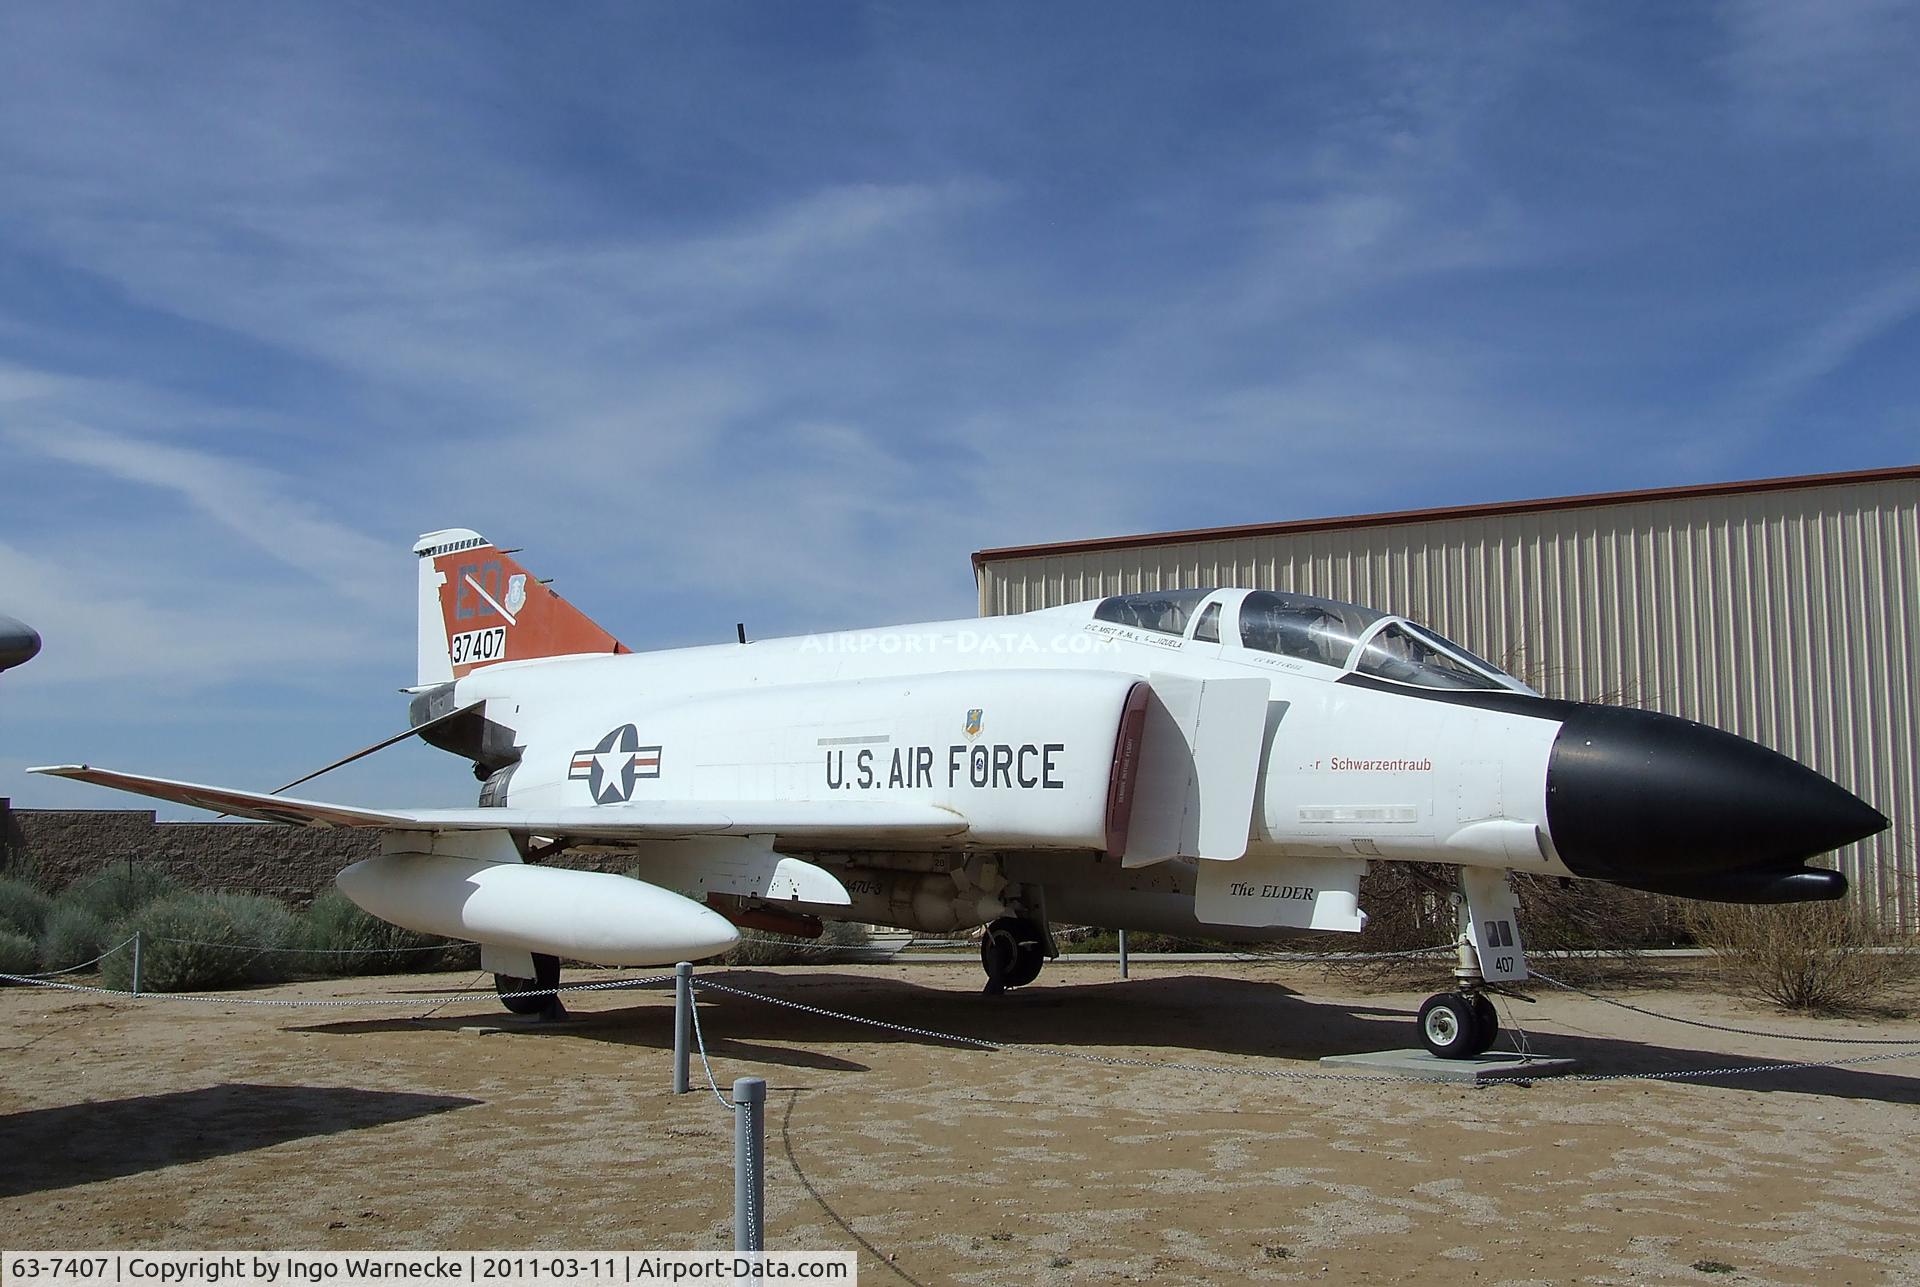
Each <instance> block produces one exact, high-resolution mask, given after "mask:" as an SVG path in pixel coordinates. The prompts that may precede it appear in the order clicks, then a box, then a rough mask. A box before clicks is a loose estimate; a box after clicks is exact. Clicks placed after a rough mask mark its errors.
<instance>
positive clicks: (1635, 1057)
mask: <svg viewBox="0 0 1920 1287" xmlns="http://www.w3.org/2000/svg"><path fill="white" fill-rule="evenodd" d="M700 977H702V978H705V979H707V980H709V981H711V982H715V983H724V984H726V985H728V986H730V987H735V988H739V989H740V990H742V991H744V992H752V993H756V994H759V995H762V996H767V997H774V998H778V999H780V1000H786V1001H797V1002H800V1003H801V1004H804V1005H811V1006H817V1007H819V1008H821V1009H825V1010H834V1011H838V1012H840V1013H843V1014H848V1015H855V1016H858V1017H860V1018H863V1019H869V1020H876V1021H878V1022H879V1023H882V1024H892V1025H898V1026H899V1027H904V1028H912V1029H919V1030H923V1031H929V1032H937V1033H946V1034H952V1035H954V1036H964V1037H977V1038H983V1039H985V1040H988V1041H994V1042H1006V1043H1010V1044H1018V1045H1034V1046H1045V1047H1054V1048H1059V1049H1062V1050H1073V1049H1075V1048H1082V1047H1101V1048H1104V1049H1105V1050H1111V1051H1114V1052H1116V1053H1122V1054H1129V1055H1131V1054H1134V1053H1135V1052H1137V1051H1139V1050H1141V1049H1142V1048H1146V1049H1148V1050H1150V1051H1153V1052H1155V1053H1153V1054H1151V1055H1149V1057H1152V1058H1163V1059H1166V1060H1169V1061H1178V1062H1183V1063H1192V1062H1194V1061H1195V1059H1196V1057H1199V1058H1204V1057H1205V1056H1206V1055H1208V1054H1210V1053H1211V1054H1214V1055H1238V1056H1247V1057H1254V1058H1262V1059H1272V1060H1276V1061H1284V1063H1292V1064H1298V1065H1304V1066H1303V1067H1301V1068H1300V1071H1320V1068H1319V1065H1318V1064H1317V1062H1316V1061H1317V1060H1318V1059H1319V1058H1320V1057H1321V1056H1322V1055H1343V1054H1353V1053H1357V1052H1361V1051H1370V1050H1392V1049H1404V1048H1408V1047H1417V1046H1418V1044H1419V1039H1418V1037H1417V1035H1416V1034H1415V1032H1414V1028H1413V1015H1412V1013H1411V1012H1409V1011H1407V1010H1402V1009H1398V1008H1385V1007H1380V1006H1366V1005H1351V1004H1341V1003H1337V1002H1330V1001H1312V1000H1308V999H1305V998H1303V997H1301V996H1299V995H1298V994H1297V993H1295V992H1293V991H1291V990H1290V989H1288V988H1285V987H1283V986H1281V985H1279V984H1276V983H1269V982H1263V981H1259V980H1254V979H1227V978H1217V977H1212V976H1208V975H1200V974H1195V975H1154V976H1152V977H1148V978H1140V979H1132V980H1125V981H1123V980H1119V979H1115V980H1112V981H1110V982H1103V983H1077V982H1076V983H1073V984H1071V985H1068V986H1054V987H1048V986H1045V985H1042V986H1038V987H1032V988H1023V989H1020V990H1018V991H1016V992H1013V993H1009V994H1007V995H1004V996H985V995H982V994H980V993H978V992H971V991H959V990H955V989H952V988H944V987H929V986H926V985H923V984H918V983H914V982H911V981H908V980H904V979H897V978H884V977H876V976H868V975H861V974H851V973H845V974H843V973H835V974H818V975H809V974H775V973H771V972H767V971H760V970H724V971H723V970H709V971H703V972H702V974H701V976H700ZM697 995H698V997H699V999H700V1022H701V1026H702V1029H703V1031H704V1033H705V1035H706V1039H707V1050H708V1052H709V1054H710V1055H712V1057H713V1058H715V1059H716V1060H729V1061H742V1060H743V1061H747V1062H764V1063H769V1064H775V1065H786V1066H792V1067H802V1068H816V1069H822V1070H827V1071H848V1072H857V1071H865V1068H866V1066H865V1065H863V1064H859V1063H855V1062H853V1061H851V1060H847V1059H842V1058H839V1057H837V1056H833V1055H827V1054H824V1053H820V1048H821V1047H829V1048H830V1047H832V1046H834V1045H837V1044H841V1043H845V1042H860V1043H863V1044H868V1045H871V1044H874V1043H881V1044H888V1043H904V1044H912V1045H926V1046H948V1047H949V1048H952V1049H956V1050H973V1051H976V1052H978V1053H979V1054H980V1055H981V1056H982V1057H983V1058H1006V1057H1014V1058H1025V1057H1030V1056H1025V1055H1021V1054H1018V1053H1017V1052H995V1051H992V1050H987V1049H982V1048H980V1047H977V1046H969V1045H966V1044H958V1043H949V1042H944V1041H941V1040H939V1039H938V1038H934V1037H929V1036H921V1035H916V1034H914V1033H909V1032H902V1031H899V1030H898V1028H895V1027H879V1026H875V1024H872V1023H848V1022H847V1021H845V1020H842V1019H836V1018H832V1017H829V1016H826V1015H817V1014H810V1013H807V1012H805V1011H800V1010H794V1009H790V1008H787V1007H785V1006H779V1005H774V1004H770V1003H769V1002H767V1001H762V1000H758V999H755V998H754V997H741V996H732V995H729V994H727V993H724V992H719V991H716V990H714V989H712V988H705V989H701V990H699V991H698V993H697ZM1531 1009H1532V1007H1530V1006H1525V1005H1518V1004H1515V1005H1508V1006H1505V1007H1503V1010H1504V1011H1505V1013H1503V1015H1502V1018H1501V1022H1502V1024H1503V1026H1505V1025H1509V1024H1510V1016H1514V1015H1517V1017H1518V1018H1519V1020H1520V1022H1521V1024H1522V1025H1525V1024H1526V1023H1527V1021H1528V1017H1529V1016H1528V1014H1527V1011H1529V1010H1531ZM473 1022H474V1021H473V1019H472V1018H470V1017H469V1018H465V1019H461V1018H448V1019H440V1018H435V1019H429V1020H403V1019H394V1020H376V1021H371V1022H364V1023H333V1024H322V1025H316V1026H315V1027H313V1028H311V1029H308V1030H309V1031H321V1032H377V1031H393V1030H397V1029H399V1028H403V1027H407V1026H420V1025H422V1024H424V1025H426V1026H430V1027H441V1028H456V1027H461V1026H465V1025H470V1024H472V1023H473ZM503 1026H505V1025H503ZM525 1031H527V1032H529V1033H539V1034H542V1035H546V1036H550V1037H556V1038H576V1039H582V1040H592V1041H604V1042H615V1043H619V1044H622V1045H634V1046H652V1047H656V1048H659V1049H662V1050H670V1049H671V1048H672V1045H673V1007H672V1005H671V1003H670V1001H669V1000H668V999H667V998H665V997H659V998H655V999H652V1000H650V1001H649V1002H648V1003H647V1004H644V1005H636V1006H631V1007H623V1008H621V1009H618V1010H603V1011H598V1012H594V1013H591V1014H586V1015H582V1016H580V1017H579V1018H578V1019H576V1020H573V1021H570V1022H567V1023H563V1024H557V1025H551V1026H547V1027H545V1028H542V1027H541V1026H540V1025H529V1026H528V1027H527V1028H526V1029H525ZM1673 1031H1674V1032H1675V1033H1683V1032H1684V1031H1685V1029H1683V1028H1678V1027H1676V1028H1674V1029H1673ZM1527 1040H1528V1043H1529V1047H1530V1049H1531V1050H1532V1051H1533V1053H1535V1054H1538V1055H1547V1056H1558V1057H1566V1058H1571V1059H1575V1060H1578V1061H1579V1065H1580V1067H1579V1071H1581V1072H1583V1073H1594V1074H1614V1073H1633V1074H1645V1073H1662V1074H1669V1075H1671V1074H1687V1075H1686V1076H1685V1077H1683V1078H1679V1079H1676V1083H1675V1084H1678V1085H1705V1086H1717V1087H1728V1088H1737V1089H1744V1090H1758V1091H1786V1092H1791V1093H1795V1094H1802V1095H1825V1096H1831V1097H1834V1098H1840V1099H1870V1100H1876V1101H1880V1102H1883V1103H1895V1104H1916V1103H1920V1077H1911V1076H1904V1075H1900V1074H1898V1073H1893V1072H1891V1071H1873V1072H1865V1071H1857V1070H1854V1069H1849V1068H1830V1067H1829V1068H1795V1069H1789V1070H1784V1071H1780V1072H1748V1071H1735V1072H1733V1073H1731V1074H1729V1075H1719V1076H1704V1075H1701V1074H1705V1073H1708V1072H1712V1071H1714V1070H1718V1069H1732V1070H1745V1069H1752V1068H1758V1067H1762V1066H1764V1065H1767V1064H1770V1063H1786V1062H1792V1061H1794V1060H1796V1059H1799V1058H1802V1057H1803V1056H1800V1055H1793V1056H1788V1055H1781V1056H1778V1057H1772V1058H1765V1059H1757V1058H1749V1057H1744V1056H1739V1055H1729V1054H1724V1053H1721V1052H1718V1051H1711V1050H1698V1049H1693V1048H1689V1047H1686V1046H1681V1045H1675V1044H1672V1043H1667V1042H1658V1043H1655V1042H1640V1041H1632V1040H1628V1039H1625V1038H1616V1037H1600V1036H1589V1035H1573V1034H1566V1033H1532V1032H1529V1033H1528V1034H1527ZM769 1042H774V1043H780V1044H777V1045H769V1044H766V1043H769ZM1509 1045H1510V1038H1509V1036H1508V1034H1507V1033H1505V1032H1503V1033H1502V1037H1501V1041H1500V1047H1499V1048H1500V1049H1501V1050H1505V1049H1507V1048H1509ZM796 1046H797V1047H800V1049H795V1048H793V1047H796ZM1783 1048H1784V1047H1783ZM1795 1049H1800V1050H1804V1049H1805V1047H1804V1046H1800V1047H1795ZM1878 1049H1881V1048H1876V1047H1861V1046H1836V1047H1833V1048H1832V1051H1831V1052H1830V1054H1829V1057H1831V1058H1835V1059H1845V1058H1855V1057H1859V1056H1862V1055H1870V1054H1873V1053H1876V1051H1877V1050H1878ZM1915 1057H1916V1058H1917V1059H1920V1048H1916V1051H1915ZM876 1062H877V1061H876ZM1284 1063H1283V1064H1282V1066H1284ZM1356 1071H1364V1070H1356ZM716 1075H718V1074H717V1073H716ZM695 1076H696V1078H697V1077H698V1076H699V1072H698V1069H697V1068H696V1070H695Z"/></svg>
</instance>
